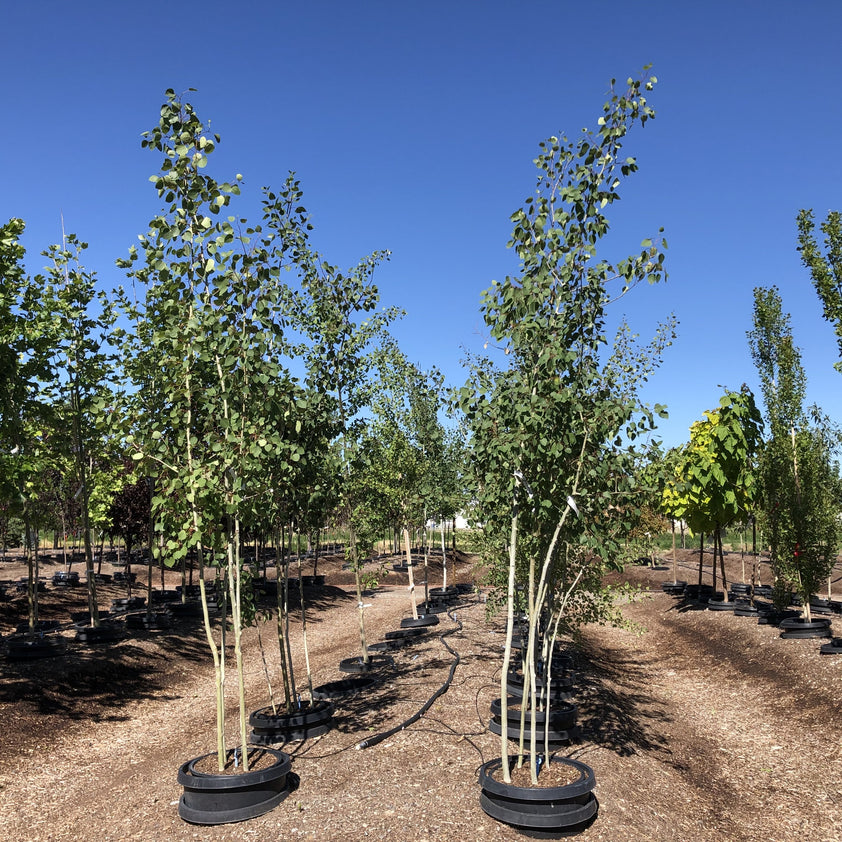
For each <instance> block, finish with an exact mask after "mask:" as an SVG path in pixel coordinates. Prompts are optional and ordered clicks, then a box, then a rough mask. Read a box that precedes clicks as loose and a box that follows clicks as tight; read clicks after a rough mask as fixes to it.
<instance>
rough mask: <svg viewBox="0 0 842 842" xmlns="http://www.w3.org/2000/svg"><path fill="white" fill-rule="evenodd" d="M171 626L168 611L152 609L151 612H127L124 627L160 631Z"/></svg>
mask: <svg viewBox="0 0 842 842" xmlns="http://www.w3.org/2000/svg"><path fill="white" fill-rule="evenodd" d="M171 626H172V617H171V616H170V613H169V611H153V612H152V613H151V614H147V613H143V614H129V615H128V617H126V628H127V629H135V630H143V631H160V630H163V629H168V628H170V627H171Z"/></svg>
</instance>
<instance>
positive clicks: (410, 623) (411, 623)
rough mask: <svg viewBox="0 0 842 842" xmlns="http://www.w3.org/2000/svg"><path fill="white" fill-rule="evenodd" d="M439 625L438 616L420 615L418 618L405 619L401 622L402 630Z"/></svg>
mask: <svg viewBox="0 0 842 842" xmlns="http://www.w3.org/2000/svg"><path fill="white" fill-rule="evenodd" d="M438 624H439V618H438V615H437V614H419V615H418V616H417V617H404V618H403V619H402V620H401V628H402V629H418V628H424V627H425V626H437V625H438Z"/></svg>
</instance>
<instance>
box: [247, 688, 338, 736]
mask: <svg viewBox="0 0 842 842" xmlns="http://www.w3.org/2000/svg"><path fill="white" fill-rule="evenodd" d="M333 710H334V708H333V703H332V702H330V701H328V700H327V699H318V700H316V701H313V702H302V703H301V706H300V707H299V708H298V710H296V711H293V712H292V713H286V712H282V711H281V710H280V709H277V710H275V711H274V712H273V711H272V708H271V706H270V707H265V708H261V709H260V710H256V711H255V712H254V713H252V714H251V716H249V725H251V728H252V731H251V741H252V743H254V744H255V745H259V746H265V745H272V744H274V743H287V742H292V741H294V740H306V739H309V738H310V737H318V736H319V735H321V734H326V733H327V732H328V731H330V729H331V728H332V727H333Z"/></svg>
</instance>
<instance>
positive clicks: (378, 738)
mask: <svg viewBox="0 0 842 842" xmlns="http://www.w3.org/2000/svg"><path fill="white" fill-rule="evenodd" d="M456 610H457V609H456V608H454V609H452V611H456ZM447 616H448V617H450V619H451V620H453V622H454V623H456V628H453V629H449V630H448V631H446V632H444V633H442V634H440V635H439V640H440V641H441V642H442V645H443V646H444V648H445V649H447V651H448V652H450V654H451V655H453V658H454V661H453V663H452V664H451V666H450V672H449V673H448V676H447V679H446V680H445V682H444V684H442V686H441V687H439V689H438V690H436V692H435V693H433V695H432V696H430V698H429V699H427V701H426V702H424V704H423V705H422V706H421V708H420V709H419V710H418V711H416V712H415V713H413V714H412V716H410V717H409V719H405V720H404V721H403V722H401V723H400V725H396V726H395V727H394V728H390V729H389V730H388V731H381V732H380V733H379V734H375V735H374V736H373V737H369V738H368V739H367V740H363V741H362V742H359V743H357V744H356V745H355V746H354V748H371V747H372V746H376V745H377V744H378V743H381V742H383V740H387V739H388V738H389V737H392V736H394V735H395V734H397V733H398V731H403V730H405V729H406V728H408V727H409V726H410V725H412V724H413V723H414V722H417V721H418V720H419V719H420V718H421V717H422V716H423V715H424V714H425V713H426V712H427V711H428V710H429V709H430V708H431V707H432V706H433V702H435V700H436V699H438V697H439V696H443V695H444V694H445V693H446V692H447V691H448V689H449V688H450V685H451V683H452V681H453V676H454V674H455V673H456V667H458V666H459V662H460V661H461V660H462V659H461V658H460V657H459V653H458V652H457V651H456V650H455V649H451V648H450V646H448V645H447V641H446V640H445V637H447V636H448V635H450V634H453V633H454V632H457V631H462V621H461V620H457V619H456V617H454V616H452V615H451V611H448V612H447Z"/></svg>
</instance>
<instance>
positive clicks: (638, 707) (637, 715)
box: [575, 641, 671, 756]
mask: <svg viewBox="0 0 842 842" xmlns="http://www.w3.org/2000/svg"><path fill="white" fill-rule="evenodd" d="M578 661H579V663H578V665H577V666H578V668H579V669H580V680H579V682H578V683H577V689H576V698H575V701H577V703H578V705H579V716H580V718H579V725H580V726H581V729H582V734H583V736H584V737H585V738H586V739H588V740H590V741H592V742H593V743H595V744H596V745H599V746H601V747H603V748H606V749H609V750H610V751H613V752H616V753H617V754H619V755H621V756H628V755H631V754H636V753H638V752H661V753H669V749H668V747H667V740H666V738H665V737H664V736H663V735H662V734H661V733H659V731H658V729H657V728H655V727H654V726H656V725H657V724H659V723H664V722H669V721H671V717H670V716H669V714H668V713H667V711H666V709H665V707H664V705H663V704H662V703H661V702H659V701H658V700H656V699H655V698H654V697H653V696H652V695H651V694H650V693H648V692H647V687H648V686H649V683H650V675H651V674H650V671H649V669H648V666H649V664H648V662H647V661H646V660H641V659H640V657H638V656H635V655H630V654H628V653H627V652H625V651H623V650H619V649H611V648H605V647H600V648H599V649H597V648H596V647H594V646H592V645H591V644H590V643H589V642H588V641H583V642H582V644H581V646H580V648H579V650H578ZM653 663H654V662H653Z"/></svg>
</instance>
